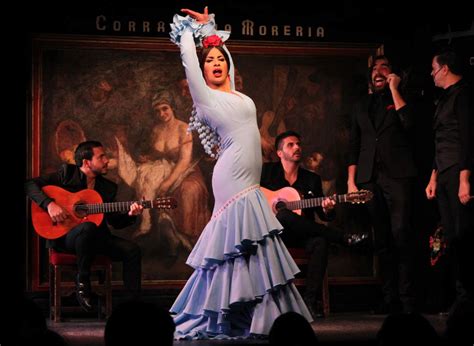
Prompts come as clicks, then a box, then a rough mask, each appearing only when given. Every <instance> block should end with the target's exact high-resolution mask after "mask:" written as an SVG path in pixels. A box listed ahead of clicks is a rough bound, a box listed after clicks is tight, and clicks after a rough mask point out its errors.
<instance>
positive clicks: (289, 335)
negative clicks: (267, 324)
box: [269, 311, 318, 346]
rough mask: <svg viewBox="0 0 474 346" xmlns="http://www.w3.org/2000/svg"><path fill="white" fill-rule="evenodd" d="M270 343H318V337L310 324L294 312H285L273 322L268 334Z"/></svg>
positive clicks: (290, 345) (298, 345)
mask: <svg viewBox="0 0 474 346" xmlns="http://www.w3.org/2000/svg"><path fill="white" fill-rule="evenodd" d="M269 344H270V345H281V346H283V345H284V346H304V345H313V346H314V345H318V338H317V337H316V334H315V333H314V331H313V328H312V327H311V324H310V323H309V322H308V321H307V320H306V318H304V317H303V316H302V315H300V314H298V313H296V312H293V311H291V312H286V313H284V314H283V315H280V316H278V318H277V319H276V320H275V322H273V326H272V328H271V329H270V334H269Z"/></svg>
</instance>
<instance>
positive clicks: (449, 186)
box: [436, 165, 474, 299]
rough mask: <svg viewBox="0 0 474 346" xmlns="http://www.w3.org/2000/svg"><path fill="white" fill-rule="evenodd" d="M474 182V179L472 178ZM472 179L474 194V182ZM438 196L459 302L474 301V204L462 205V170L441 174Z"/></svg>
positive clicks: (449, 169) (473, 202) (452, 170)
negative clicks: (473, 257)
mask: <svg viewBox="0 0 474 346" xmlns="http://www.w3.org/2000/svg"><path fill="white" fill-rule="evenodd" d="M471 178H472V177H471ZM472 180H474V179H471V192H472V189H473V183H474V182H473V181H472ZM436 192H437V193H436V194H437V198H438V207H439V212H440V215H441V224H442V226H443V229H444V234H445V236H446V238H447V241H448V251H449V253H450V259H451V261H452V265H453V269H454V272H455V277H456V291H457V296H458V298H461V299H462V298H466V299H473V298H474V296H473V294H474V292H473V280H474V278H473V277H474V275H473V273H472V268H473V266H472V263H473V260H472V247H473V246H474V221H473V220H474V201H470V202H469V203H468V204H467V205H464V204H462V203H461V202H460V201H459V197H458V192H459V166H458V165H456V166H453V167H450V168H448V169H447V170H445V171H443V172H440V173H439V174H438V181H437V189H436Z"/></svg>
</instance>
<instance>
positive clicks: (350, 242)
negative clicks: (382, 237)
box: [344, 233, 369, 246]
mask: <svg viewBox="0 0 474 346" xmlns="http://www.w3.org/2000/svg"><path fill="white" fill-rule="evenodd" d="M368 239H369V235H368V234H367V233H347V234H346V235H344V244H346V245H347V246H361V245H364V244H366V243H367V241H368Z"/></svg>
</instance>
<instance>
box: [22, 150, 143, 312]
mask: <svg viewBox="0 0 474 346" xmlns="http://www.w3.org/2000/svg"><path fill="white" fill-rule="evenodd" d="M74 158H75V162H76V164H75V165H70V164H63V165H62V166H61V168H60V169H59V170H58V171H57V172H55V173H52V174H49V175H45V176H41V177H37V178H33V179H30V180H28V181H27V182H26V184H25V190H26V193H27V195H28V197H29V198H30V199H31V200H32V201H34V202H35V203H36V204H38V205H39V206H40V207H41V208H43V209H44V210H46V211H47V212H48V214H49V216H50V217H51V220H52V221H53V222H57V223H61V222H64V221H66V219H67V218H68V213H67V211H66V210H65V209H64V206H61V205H59V204H58V203H56V202H55V200H54V199H52V198H51V197H50V196H47V195H46V194H45V193H44V192H43V191H42V188H43V187H44V186H46V185H55V186H59V187H61V188H63V189H65V190H67V191H69V192H78V191H80V190H83V189H92V190H95V191H97V192H98V193H99V194H100V196H101V197H102V200H103V202H104V203H108V202H114V201H115V196H116V194H117V184H115V183H114V182H112V181H110V180H108V179H106V178H104V177H103V176H104V175H105V174H107V170H108V163H109V159H108V157H107V156H106V154H105V150H104V147H103V146H102V144H101V143H100V142H96V141H87V142H82V143H80V144H79V145H78V146H77V148H76V150H75V154H74ZM142 211H143V207H142V206H141V205H139V204H138V203H133V204H132V205H131V206H130V210H129V212H128V213H119V212H114V213H106V214H105V217H104V220H103V221H102V223H101V224H100V225H99V226H97V225H96V224H95V223H93V222H90V221H88V222H82V223H80V224H79V225H77V226H75V227H73V228H72V229H71V230H69V232H68V233H66V234H65V235H64V236H62V237H60V238H58V239H55V240H53V241H50V242H48V243H49V244H48V246H49V247H52V248H54V249H56V250H58V251H60V252H70V253H74V254H76V256H77V267H78V274H77V277H76V298H77V300H78V302H79V304H80V305H81V307H82V308H83V309H84V310H86V311H90V310H92V303H91V283H90V274H91V273H90V270H91V266H92V262H93V260H94V257H95V256H96V255H99V254H101V255H107V256H109V257H110V258H111V259H112V260H114V261H122V262H123V280H124V284H125V287H126V288H127V289H128V290H129V291H130V293H131V294H132V295H134V296H135V297H137V296H138V295H139V293H140V288H141V253H140V248H139V247H138V245H136V244H135V243H133V242H131V241H129V240H126V239H123V238H120V237H117V236H114V235H112V234H111V232H110V230H109V228H108V226H107V223H109V224H111V225H112V226H113V227H115V228H124V227H126V226H130V225H132V224H133V223H134V222H135V220H136V215H139V214H141V213H142Z"/></svg>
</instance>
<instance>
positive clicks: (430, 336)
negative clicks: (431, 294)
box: [377, 312, 441, 346]
mask: <svg viewBox="0 0 474 346" xmlns="http://www.w3.org/2000/svg"><path fill="white" fill-rule="evenodd" d="M410 344H412V345H430V346H441V337H440V336H439V335H438V333H437V332H436V330H435V329H434V328H433V326H432V325H431V323H430V322H429V321H428V320H427V319H426V318H425V317H423V315H421V314H419V313H415V312H412V313H395V314H391V315H388V316H387V317H386V318H385V320H384V321H383V323H382V327H380V330H379V331H378V333H377V345H379V346H395V345H397V346H399V345H410Z"/></svg>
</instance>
